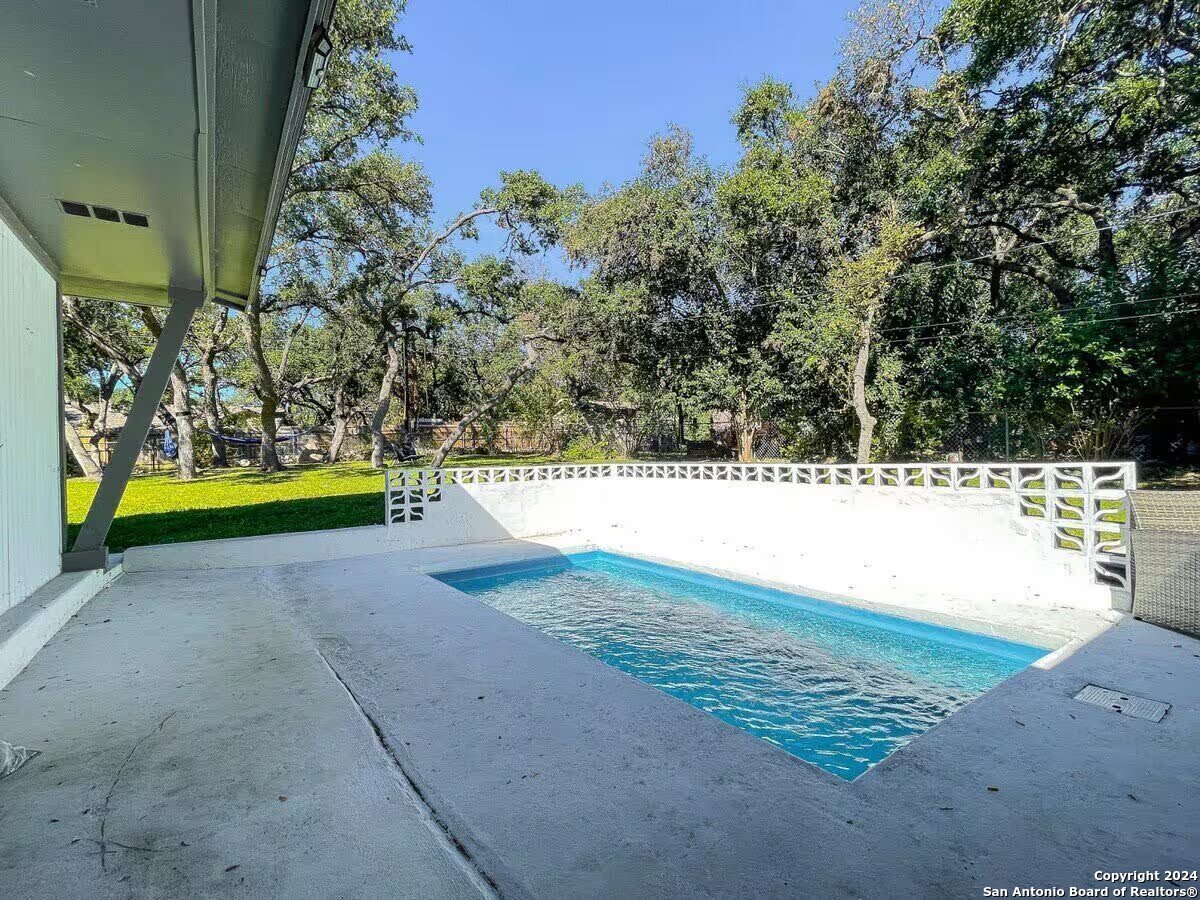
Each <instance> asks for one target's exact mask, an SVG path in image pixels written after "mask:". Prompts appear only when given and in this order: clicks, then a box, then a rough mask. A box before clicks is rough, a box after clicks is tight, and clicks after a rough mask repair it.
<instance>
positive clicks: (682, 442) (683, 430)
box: [675, 403, 687, 450]
mask: <svg viewBox="0 0 1200 900" xmlns="http://www.w3.org/2000/svg"><path fill="white" fill-rule="evenodd" d="M675 418H676V424H677V427H678V429H679V449H680V450H684V449H686V448H687V423H686V421H685V419H684V414H683V404H682V403H676V404H675Z"/></svg>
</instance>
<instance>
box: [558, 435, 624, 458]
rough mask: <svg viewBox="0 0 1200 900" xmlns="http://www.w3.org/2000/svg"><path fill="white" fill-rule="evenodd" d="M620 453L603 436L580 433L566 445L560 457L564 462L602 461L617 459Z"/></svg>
mask: <svg viewBox="0 0 1200 900" xmlns="http://www.w3.org/2000/svg"><path fill="white" fill-rule="evenodd" d="M620 455H621V454H620V453H618V452H617V449H616V448H615V447H613V446H612V444H610V443H609V442H608V441H606V440H604V439H603V438H595V437H592V436H591V435H589V434H581V435H579V437H577V438H574V439H573V440H572V441H571V443H570V444H568V445H567V448H566V449H565V450H564V451H563V453H562V458H563V461H564V462H603V461H604V460H608V459H618V458H619V457H620Z"/></svg>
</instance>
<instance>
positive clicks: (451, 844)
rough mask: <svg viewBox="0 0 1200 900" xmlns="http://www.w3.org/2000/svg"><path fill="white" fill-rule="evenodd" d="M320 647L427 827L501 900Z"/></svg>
mask: <svg viewBox="0 0 1200 900" xmlns="http://www.w3.org/2000/svg"><path fill="white" fill-rule="evenodd" d="M316 651H317V655H318V656H319V657H321V661H322V662H323V663H325V667H326V668H327V669H329V672H330V674H332V675H333V677H334V678H336V679H337V682H338V684H340V685H341V686H342V690H344V691H345V692H346V696H348V697H349V698H350V702H351V703H353V704H354V707H355V709H357V710H358V712H359V714H360V715H361V716H362V717H363V719H364V720H366V723H367V725H369V726H370V728H371V732H372V733H373V734H374V736H375V743H376V744H377V745H378V747H379V749H380V750H382V751H383V753H384V755H385V756H386V757H387V758H388V761H389V763H390V764H391V767H392V768H393V769H394V770H395V771H396V773H397V774H399V776H400V778H401V780H402V782H403V785H404V787H405V788H406V789H407V791H408V794H409V800H410V802H412V803H413V804H414V805H415V806H416V807H417V808H418V809H420V810H421V812H422V813H423V814H424V819H425V824H426V827H428V828H429V830H430V832H431V833H432V834H433V835H434V837H436V838H438V840H439V842H440V843H442V844H443V846H444V847H445V849H446V850H447V852H449V853H450V854H451V855H452V856H453V857H454V858H455V859H457V860H458V863H459V865H460V866H461V867H462V869H463V871H464V872H465V873H466V874H467V877H468V878H469V879H470V881H471V883H472V884H473V885H474V886H475V887H476V888H477V889H478V890H479V892H480V894H482V895H483V896H484V897H488V898H494V900H500V898H501V893H500V887H499V885H497V884H496V882H495V880H494V879H493V878H492V877H491V876H490V875H488V873H487V872H485V871H484V870H483V869H482V868H481V867H480V865H479V863H478V862H477V861H476V860H475V858H474V857H473V856H472V855H471V851H470V850H468V849H467V848H466V846H465V845H464V844H463V842H462V841H461V840H459V838H458V837H457V836H456V835H455V834H454V832H453V831H451V830H450V826H449V824H448V823H447V822H446V820H445V819H443V818H442V817H441V815H440V814H439V813H438V811H437V810H436V809H435V808H434V807H433V806H432V805H431V804H430V802H429V801H428V800H427V799H426V798H425V794H424V793H423V792H422V791H421V788H420V787H419V786H418V785H417V783H416V781H414V780H413V778H412V776H411V775H409V774H408V771H407V770H406V769H405V768H404V763H402V762H401V761H400V754H399V753H397V751H396V749H395V747H393V746H392V742H391V741H390V740H388V737H387V735H386V734H385V733H384V731H383V729H382V728H381V727H380V725H379V723H378V722H377V721H376V720H375V717H374V716H372V715H371V714H370V713H369V712H367V710H366V708H365V707H364V706H363V704H362V702H361V701H360V700H359V699H358V695H357V694H355V693H354V690H353V689H352V688H351V687H350V685H349V684H348V683H347V682H346V679H344V678H342V676H341V673H340V672H338V670H337V669H336V668H334V665H333V663H331V662H330V661H329V658H328V657H327V656H326V655H325V654H324V653H323V652H322V651H321V649H320V647H317V648H316Z"/></svg>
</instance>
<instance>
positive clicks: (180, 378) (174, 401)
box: [141, 307, 196, 481]
mask: <svg viewBox="0 0 1200 900" xmlns="http://www.w3.org/2000/svg"><path fill="white" fill-rule="evenodd" d="M141 313H142V321H143V322H144V323H145V324H146V328H147V329H148V330H149V331H150V333H151V334H152V335H154V338H155V340H158V338H159V337H160V336H161V335H162V323H161V322H159V321H158V316H156V315H155V314H154V313H153V312H151V311H150V310H149V309H147V308H145V307H142V310H141ZM171 417H172V418H173V419H174V420H175V432H176V437H177V438H178V441H177V443H178V456H177V457H176V459H175V463H176V468H175V471H176V474H177V475H178V476H179V478H180V480H181V481H191V480H192V479H193V478H195V477H196V434H195V427H194V425H193V423H192V395H191V388H190V386H189V385H188V379H187V372H186V371H185V370H184V368H183V364H182V363H181V362H180V361H179V359H178V357H176V359H175V361H174V362H173V363H172V364H171Z"/></svg>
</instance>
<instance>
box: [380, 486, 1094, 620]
mask: <svg viewBox="0 0 1200 900" xmlns="http://www.w3.org/2000/svg"><path fill="white" fill-rule="evenodd" d="M390 530H391V531H392V532H393V533H394V534H395V541H396V542H397V544H398V546H403V547H405V548H416V547H430V546H447V545H451V544H459V543H476V542H480V541H493V540H502V539H504V538H535V537H537V536H539V535H548V534H570V535H573V536H576V537H577V538H578V539H579V540H580V541H581V542H586V543H591V544H594V545H596V546H599V547H603V548H606V549H610V550H614V551H619V552H625V553H631V554H634V555H639V556H646V557H650V558H656V559H663V560H668V561H674V562H678V563H682V564H685V565H691V566H696V567H700V568H704V569H708V570H710V571H719V572H724V573H729V574H734V575H743V576H745V577H748V578H752V579H754V580H758V581H766V582H773V583H780V584H790V585H797V586H801V587H806V588H811V589H814V590H819V591H822V592H827V593H830V594H840V595H847V596H852V597H857V598H859V599H862V600H864V601H867V602H871V603H882V604H892V605H902V606H909V607H915V608H931V609H940V610H944V611H953V610H954V609H955V608H956V607H963V608H965V607H977V606H978V605H980V604H990V603H1003V604H1009V605H1021V606H1029V607H1033V608H1035V609H1036V608H1038V607H1043V608H1050V607H1070V608H1078V609H1096V610H1103V609H1108V608H1110V607H1111V604H1112V599H1111V594H1110V591H1109V590H1108V589H1107V588H1105V587H1103V586H1100V585H1097V584H1094V583H1093V582H1092V581H1091V578H1090V575H1089V570H1088V565H1087V560H1086V559H1085V558H1084V556H1083V555H1082V554H1075V553H1070V552H1067V551H1064V550H1061V549H1056V548H1055V547H1054V546H1053V543H1052V538H1051V534H1050V530H1049V527H1048V525H1046V523H1044V522H1041V521H1039V520H1037V519H1030V518H1022V517H1019V516H1018V515H1017V514H1016V511H1015V509H1014V506H1013V499H1012V497H1011V496H1009V495H1007V494H1002V493H995V494H993V493H984V492H969V491H964V492H950V491H946V492H938V491H914V490H911V489H904V488H886V487H874V486H864V487H852V486H842V485H839V486H828V485H821V486H812V485H794V484H770V483H754V482H725V481H692V480H686V481H685V480H665V479H664V480H652V479H644V480H643V479H622V478H599V479H580V480H564V481H537V482H512V483H505V484H470V485H452V486H447V487H445V488H443V493H442V500H441V501H440V502H438V503H430V504H428V505H427V507H426V510H425V518H424V520H423V521H421V522H411V523H405V524H399V525H395V526H393V527H392V528H391V529H390Z"/></svg>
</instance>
